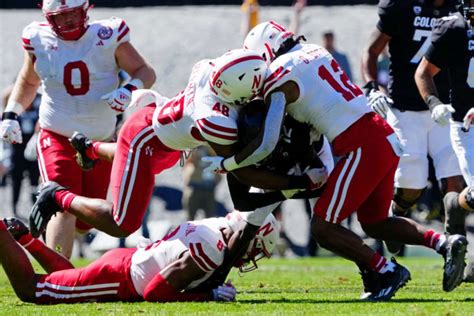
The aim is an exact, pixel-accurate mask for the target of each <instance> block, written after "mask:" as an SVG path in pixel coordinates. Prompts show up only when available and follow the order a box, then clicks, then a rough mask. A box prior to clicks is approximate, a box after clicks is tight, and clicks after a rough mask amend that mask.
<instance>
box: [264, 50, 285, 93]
mask: <svg viewBox="0 0 474 316" xmlns="http://www.w3.org/2000/svg"><path fill="white" fill-rule="evenodd" d="M282 57H284V55H283V56H281V57H279V58H278V59H277V60H276V61H275V62H273V63H272V64H271V65H270V67H269V71H268V75H267V77H266V78H265V82H264V83H263V94H264V96H265V97H266V96H267V94H268V92H269V91H271V90H272V89H273V88H276V87H278V86H280V85H282V84H283V83H285V82H286V81H287V80H288V79H289V74H290V73H291V70H290V67H288V62H289V60H288V58H284V59H283V58H282Z"/></svg>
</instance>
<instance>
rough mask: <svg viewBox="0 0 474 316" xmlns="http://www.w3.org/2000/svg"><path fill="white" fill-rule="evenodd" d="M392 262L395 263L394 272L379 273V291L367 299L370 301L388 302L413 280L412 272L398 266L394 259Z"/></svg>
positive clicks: (376, 290)
mask: <svg viewBox="0 0 474 316" xmlns="http://www.w3.org/2000/svg"><path fill="white" fill-rule="evenodd" d="M392 262H393V263H395V269H394V271H393V272H385V273H384V274H380V273H379V280H378V285H377V289H375V290H374V292H373V293H372V294H371V295H369V296H368V297H367V300H368V301H370V302H383V301H388V300H390V299H391V298H392V297H393V296H394V295H395V293H396V292H397V291H398V290H399V289H401V288H402V287H404V286H405V285H406V284H407V282H408V281H409V280H411V276H410V271H408V269H407V268H405V267H404V266H402V265H400V264H398V263H397V262H396V261H395V259H394V258H392Z"/></svg>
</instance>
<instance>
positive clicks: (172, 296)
mask: <svg viewBox="0 0 474 316" xmlns="http://www.w3.org/2000/svg"><path fill="white" fill-rule="evenodd" d="M247 216H248V213H244V212H233V213H230V214H228V215H227V217H219V218H208V219H204V220H201V221H193V222H186V223H184V224H181V225H180V226H178V227H177V228H176V229H175V230H174V231H173V232H171V233H170V234H168V235H167V236H165V237H164V238H163V239H161V240H158V241H156V242H154V243H152V242H151V241H149V240H145V241H143V242H141V243H140V244H141V245H139V247H138V248H118V249H113V250H110V251H108V252H106V253H105V254H104V255H103V256H102V257H100V258H99V259H97V260H95V261H94V262H92V263H91V264H89V265H88V266H86V267H84V268H74V266H73V265H72V264H71V262H70V261H69V260H67V259H66V258H65V257H63V256H62V255H60V254H58V253H56V252H55V251H53V250H52V249H50V248H48V247H47V246H45V245H44V244H43V243H42V242H41V241H40V240H38V239H35V238H33V237H32V236H31V234H30V232H29V230H28V228H27V227H26V226H25V225H24V224H23V223H22V222H21V221H19V220H18V219H15V218H11V219H4V220H3V221H2V220H0V261H1V263H2V266H3V268H4V270H5V272H6V274H7V276H8V278H9V280H10V283H11V284H12V286H13V289H14V290H15V293H16V294H17V296H18V297H19V298H20V299H21V300H22V301H25V302H31V303H36V304H57V303H79V302H91V301H102V302H104V301H127V302H131V301H143V300H145V301H149V302H173V301H234V300H235V297H236V294H237V290H236V288H235V287H234V286H233V285H232V283H231V282H230V281H228V282H227V283H225V284H223V283H220V284H218V285H216V286H215V287H213V288H209V287H207V288H206V287H204V286H202V284H203V283H204V282H205V281H208V279H209V278H212V274H213V271H214V270H215V269H217V268H218V267H219V266H220V265H221V264H222V263H223V260H224V253H225V252H226V251H227V244H228V242H229V240H232V239H234V238H235V235H236V234H237V233H236V232H237V231H238V227H240V226H241V225H242V222H243V221H244V220H245V219H246V217H247ZM277 236H278V227H277V222H276V220H275V218H274V217H273V215H269V216H268V217H267V219H266V221H265V223H264V224H263V225H262V228H261V229H260V230H259V232H258V233H257V235H256V237H255V238H254V239H253V242H252V243H250V246H249V247H248V249H247V251H246V252H245V254H244V255H243V256H242V257H241V258H240V260H238V261H236V262H235V263H234V266H236V267H239V269H240V271H241V272H247V271H251V270H253V269H252V268H249V267H248V265H249V264H253V265H251V266H255V267H256V264H255V262H256V260H258V259H260V258H263V257H270V254H271V252H272V250H273V248H274V246H275V242H276V238H277ZM20 245H22V246H23V248H25V249H26V250H27V251H28V252H29V253H30V254H31V255H32V256H33V257H34V258H35V259H36V260H37V261H38V262H39V263H40V264H41V266H42V267H43V268H44V269H45V270H46V271H47V274H36V273H35V271H34V269H33V267H32V265H31V263H30V260H29V259H28V257H27V255H26V254H25V252H24V251H23V249H21V246H20ZM198 287H199V288H198Z"/></svg>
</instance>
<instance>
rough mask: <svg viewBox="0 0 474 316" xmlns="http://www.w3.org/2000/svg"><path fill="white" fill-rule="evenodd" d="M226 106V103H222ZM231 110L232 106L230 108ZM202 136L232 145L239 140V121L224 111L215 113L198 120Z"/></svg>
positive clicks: (211, 140)
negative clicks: (223, 112) (226, 114)
mask: <svg viewBox="0 0 474 316" xmlns="http://www.w3.org/2000/svg"><path fill="white" fill-rule="evenodd" d="M220 106H221V107H222V106H226V105H222V104H221V105H220ZM229 110H230V108H229ZM196 122H197V126H198V128H199V131H200V132H201V135H202V137H203V138H204V139H205V140H206V141H209V142H211V143H216V144H220V145H231V144H233V143H235V142H236V141H237V135H238V134H237V122H236V120H235V119H233V118H231V117H229V116H225V115H223V114H222V113H218V112H216V111H213V114H212V115H210V116H207V117H204V118H201V119H199V120H197V121H196Z"/></svg>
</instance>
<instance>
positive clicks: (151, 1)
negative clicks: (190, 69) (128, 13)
mask: <svg viewBox="0 0 474 316" xmlns="http://www.w3.org/2000/svg"><path fill="white" fill-rule="evenodd" d="M40 2H41V0H37V1H31V0H1V1H0V8H2V9H27V8H36V7H37V4H38V3H40ZM90 2H91V3H93V4H94V5H95V6H96V7H111V8H117V7H142V6H179V5H236V4H241V3H242V0H225V1H222V0H132V1H130V0H113V1H110V0H109V1H107V0H90ZM259 2H260V4H261V5H273V6H289V5H291V4H292V3H293V0H260V1H259ZM377 2H378V1H377V0H308V5H325V6H333V5H357V4H376V3H377Z"/></svg>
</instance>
